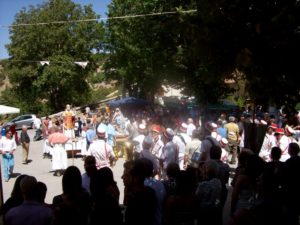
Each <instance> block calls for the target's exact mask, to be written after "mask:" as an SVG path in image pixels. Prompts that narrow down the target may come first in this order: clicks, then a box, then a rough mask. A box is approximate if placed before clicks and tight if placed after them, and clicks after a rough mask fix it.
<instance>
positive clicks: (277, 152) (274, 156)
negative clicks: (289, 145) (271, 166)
mask: <svg viewBox="0 0 300 225" xmlns="http://www.w3.org/2000/svg"><path fill="white" fill-rule="evenodd" d="M280 157H281V149H280V148H279V147H273V148H272V149H271V158H272V159H273V160H279V159H280Z"/></svg>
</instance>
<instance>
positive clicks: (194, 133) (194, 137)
mask: <svg viewBox="0 0 300 225" xmlns="http://www.w3.org/2000/svg"><path fill="white" fill-rule="evenodd" d="M192 138H193V139H196V138H197V139H200V131H199V130H198V129H195V130H193V133H192Z"/></svg>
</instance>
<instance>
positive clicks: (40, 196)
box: [35, 181, 47, 203]
mask: <svg viewBox="0 0 300 225" xmlns="http://www.w3.org/2000/svg"><path fill="white" fill-rule="evenodd" d="M35 188H36V200H37V201H38V202H40V203H44V202H45V198H46V194H47V186H46V184H45V183H43V182H41V181H38V182H37V184H36V187H35Z"/></svg>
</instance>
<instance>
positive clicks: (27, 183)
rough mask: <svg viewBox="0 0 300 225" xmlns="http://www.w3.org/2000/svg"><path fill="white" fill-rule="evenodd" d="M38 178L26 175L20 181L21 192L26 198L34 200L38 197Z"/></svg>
mask: <svg viewBox="0 0 300 225" xmlns="http://www.w3.org/2000/svg"><path fill="white" fill-rule="evenodd" d="M36 184H37V180H36V178H35V177H33V176H25V177H24V178H23V179H22V180H21V183H20V187H21V192H22V194H23V196H24V199H25V200H34V199H35V197H36Z"/></svg>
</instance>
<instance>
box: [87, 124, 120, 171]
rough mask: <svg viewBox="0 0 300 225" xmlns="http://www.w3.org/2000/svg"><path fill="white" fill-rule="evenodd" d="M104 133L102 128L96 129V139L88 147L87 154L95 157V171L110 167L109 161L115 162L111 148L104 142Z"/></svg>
mask: <svg viewBox="0 0 300 225" xmlns="http://www.w3.org/2000/svg"><path fill="white" fill-rule="evenodd" d="M105 135H106V132H105V130H104V129H103V127H100V126H99V127H98V128H97V136H98V139H97V140H95V141H93V142H92V143H91V145H90V147H89V150H88V151H89V153H90V154H91V155H92V156H94V157H95V159H96V166H97V169H100V168H103V167H110V164H111V161H114V160H115V154H114V152H113V149H112V147H111V146H110V145H109V144H107V143H106V141H105Z"/></svg>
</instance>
